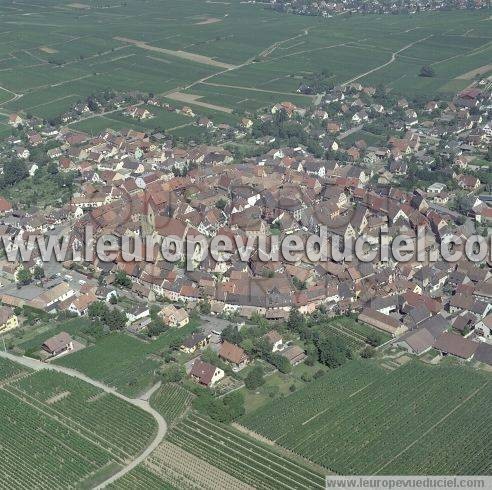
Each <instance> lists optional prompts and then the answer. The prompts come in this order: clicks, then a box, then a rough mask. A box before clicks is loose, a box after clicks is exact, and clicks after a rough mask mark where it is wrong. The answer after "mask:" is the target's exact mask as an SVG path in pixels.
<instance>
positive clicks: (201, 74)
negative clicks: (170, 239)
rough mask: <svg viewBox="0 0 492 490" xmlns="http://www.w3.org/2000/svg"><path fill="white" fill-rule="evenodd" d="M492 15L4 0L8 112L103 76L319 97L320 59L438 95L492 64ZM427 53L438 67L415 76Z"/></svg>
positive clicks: (62, 99)
mask: <svg viewBox="0 0 492 490" xmlns="http://www.w3.org/2000/svg"><path fill="white" fill-rule="evenodd" d="M491 22H492V21H491V19H490V15H489V13H488V12H487V11H485V10H484V11H481V12H468V11H453V12H441V13H422V14H416V15H412V16H405V15H400V16H377V15H368V16H361V15H352V16H344V15H342V16H337V17H336V18H331V19H323V18H319V17H303V16H296V15H285V14H279V13H275V12H273V11H269V10H265V9H263V8H262V7H261V6H259V5H251V4H248V3H246V2H241V1H239V0H231V1H230V2H225V3H224V2H203V1H200V0H179V1H178V0H170V1H167V2H165V4H164V3H163V2H162V1H160V0H149V1H146V2H145V3H142V2H141V1H139V0H128V1H127V2H119V1H116V0H108V1H107V2H104V4H101V3H97V2H92V1H91V2H88V3H87V4H86V8H85V7H84V8H79V7H74V6H73V4H72V6H70V5H68V4H66V3H64V2H61V1H60V0H50V1H46V2H42V3H40V2H38V3H25V4H23V3H19V2H17V3H15V5H8V4H5V3H4V4H2V5H0V40H1V42H0V113H5V114H8V113H9V112H13V111H24V112H26V113H32V114H35V115H38V116H41V117H44V118H52V117H54V116H56V115H58V114H60V113H61V112H64V111H65V110H66V109H68V108H69V107H70V106H71V105H72V104H74V103H75V102H77V101H78V100H80V99H82V98H84V97H86V96H88V95H90V94H91V93H94V92H97V91H100V90H103V89H106V88H112V89H115V90H123V91H129V90H141V91H144V92H153V93H155V94H156V95H161V96H166V95H168V94H171V93H173V92H179V93H183V94H187V95H189V96H190V97H194V96H198V97H201V98H200V99H199V102H200V103H201V104H210V105H212V106H214V105H216V106H220V107H225V108H227V109H228V110H232V109H239V110H249V111H251V110H256V109H258V108H260V107H263V106H264V105H270V104H272V103H275V102H279V101H282V100H285V99H290V100H292V101H293V102H295V103H297V104H299V105H303V104H309V103H310V100H311V99H310V98H309V97H301V96H299V95H296V94H295V90H296V89H297V87H298V85H299V83H300V81H301V80H302V78H303V76H304V75H305V74H306V73H310V72H319V71H321V70H327V71H328V72H329V73H330V74H332V79H333V81H334V82H335V83H345V82H348V81H350V80H359V81H361V82H363V83H367V84H379V83H384V84H386V85H388V86H389V87H391V88H393V89H394V90H395V91H401V92H404V93H405V94H415V93H421V94H426V95H428V96H429V98H430V97H431V96H432V94H434V93H436V92H444V93H451V92H453V91H456V90H459V89H460V88H463V87H465V86H467V85H468V84H469V83H470V81H469V79H468V78H469V74H470V73H476V72H475V70H479V69H481V68H482V67H486V66H487V65H490V58H491V54H492V44H491V41H492V35H491V34H490V31H491V29H490V25H491ZM425 64H430V65H432V67H433V68H434V70H435V73H436V76H435V77H433V78H422V77H419V76H418V73H419V71H420V68H421V67H422V65H425ZM484 70H485V68H482V69H481V70H480V72H481V73H484ZM486 71H487V70H485V72H486ZM293 93H294V94H293ZM290 94H292V95H290ZM202 108H206V106H205V107H203V106H202ZM223 114H226V113H223ZM205 115H206V114H205ZM114 119H115V118H114V117H113V116H112V117H111V118H110V121H109V123H110V125H111V126H113V127H120V121H116V122H115V121H114ZM0 122H1V121H0ZM100 122H102V121H100ZM169 124H174V123H173V122H170V123H169ZM169 127H172V126H169ZM164 129H165V128H164ZM1 130H2V126H1V125H0V131H1Z"/></svg>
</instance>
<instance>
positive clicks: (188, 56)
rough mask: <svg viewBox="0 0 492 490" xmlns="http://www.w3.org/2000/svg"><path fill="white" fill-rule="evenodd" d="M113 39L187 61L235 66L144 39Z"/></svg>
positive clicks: (228, 66) (223, 66) (218, 65)
mask: <svg viewBox="0 0 492 490" xmlns="http://www.w3.org/2000/svg"><path fill="white" fill-rule="evenodd" d="M113 39H115V40H116V41H122V42H124V43H128V44H133V45H134V46H136V47H137V48H141V49H147V50H148V51H155V52H156V53H162V54H167V55H169V56H176V57H177V58H182V59H185V60H189V61H194V62H195V63H201V64H202V65H209V66H216V67H218V68H225V69H231V68H235V65H230V64H228V63H222V62H221V61H216V60H214V59H212V58H210V57H209V56H202V55H201V54H195V53H188V52H187V51H175V50H172V49H165V48H159V47H157V46H151V45H150V44H147V43H146V42H144V41H137V40H135V39H129V38H127V37H119V36H116V37H114V38H113Z"/></svg>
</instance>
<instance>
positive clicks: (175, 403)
mask: <svg viewBox="0 0 492 490" xmlns="http://www.w3.org/2000/svg"><path fill="white" fill-rule="evenodd" d="M192 400H193V394H192V393H190V392H189V391H188V390H186V389H185V388H183V387H182V386H180V385H177V384H173V383H168V384H165V385H163V386H161V387H160V388H159V389H158V390H157V391H156V392H155V393H154V394H153V395H152V397H151V399H150V405H151V406H152V408H155V409H156V410H157V411H158V412H159V413H160V414H161V415H162V416H163V417H164V419H165V420H166V422H167V423H168V424H170V423H172V422H174V421H175V420H176V419H177V418H178V417H180V416H181V415H183V413H184V412H185V411H186V409H187V408H188V407H189V406H190V405H191V402H192Z"/></svg>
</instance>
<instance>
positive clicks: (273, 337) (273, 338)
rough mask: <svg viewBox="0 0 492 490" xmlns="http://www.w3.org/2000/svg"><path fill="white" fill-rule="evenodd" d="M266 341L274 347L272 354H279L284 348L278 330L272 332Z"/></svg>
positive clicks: (267, 335)
mask: <svg viewBox="0 0 492 490" xmlns="http://www.w3.org/2000/svg"><path fill="white" fill-rule="evenodd" d="M265 339H266V340H267V341H268V342H269V343H270V344H271V345H272V352H277V351H279V350H280V349H281V348H282V337H281V335H280V334H279V333H278V332H277V331H276V330H270V331H269V332H268V333H267V334H266V335H265Z"/></svg>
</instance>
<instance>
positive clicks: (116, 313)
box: [104, 308, 127, 330]
mask: <svg viewBox="0 0 492 490" xmlns="http://www.w3.org/2000/svg"><path fill="white" fill-rule="evenodd" d="M126 322H127V317H126V313H125V312H124V311H121V310H119V309H118V308H113V309H111V310H110V309H109V308H108V310H107V313H106V315H105V317H104V323H105V324H106V325H107V326H108V327H109V329H110V330H122V329H123V328H124V327H125V325H126Z"/></svg>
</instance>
